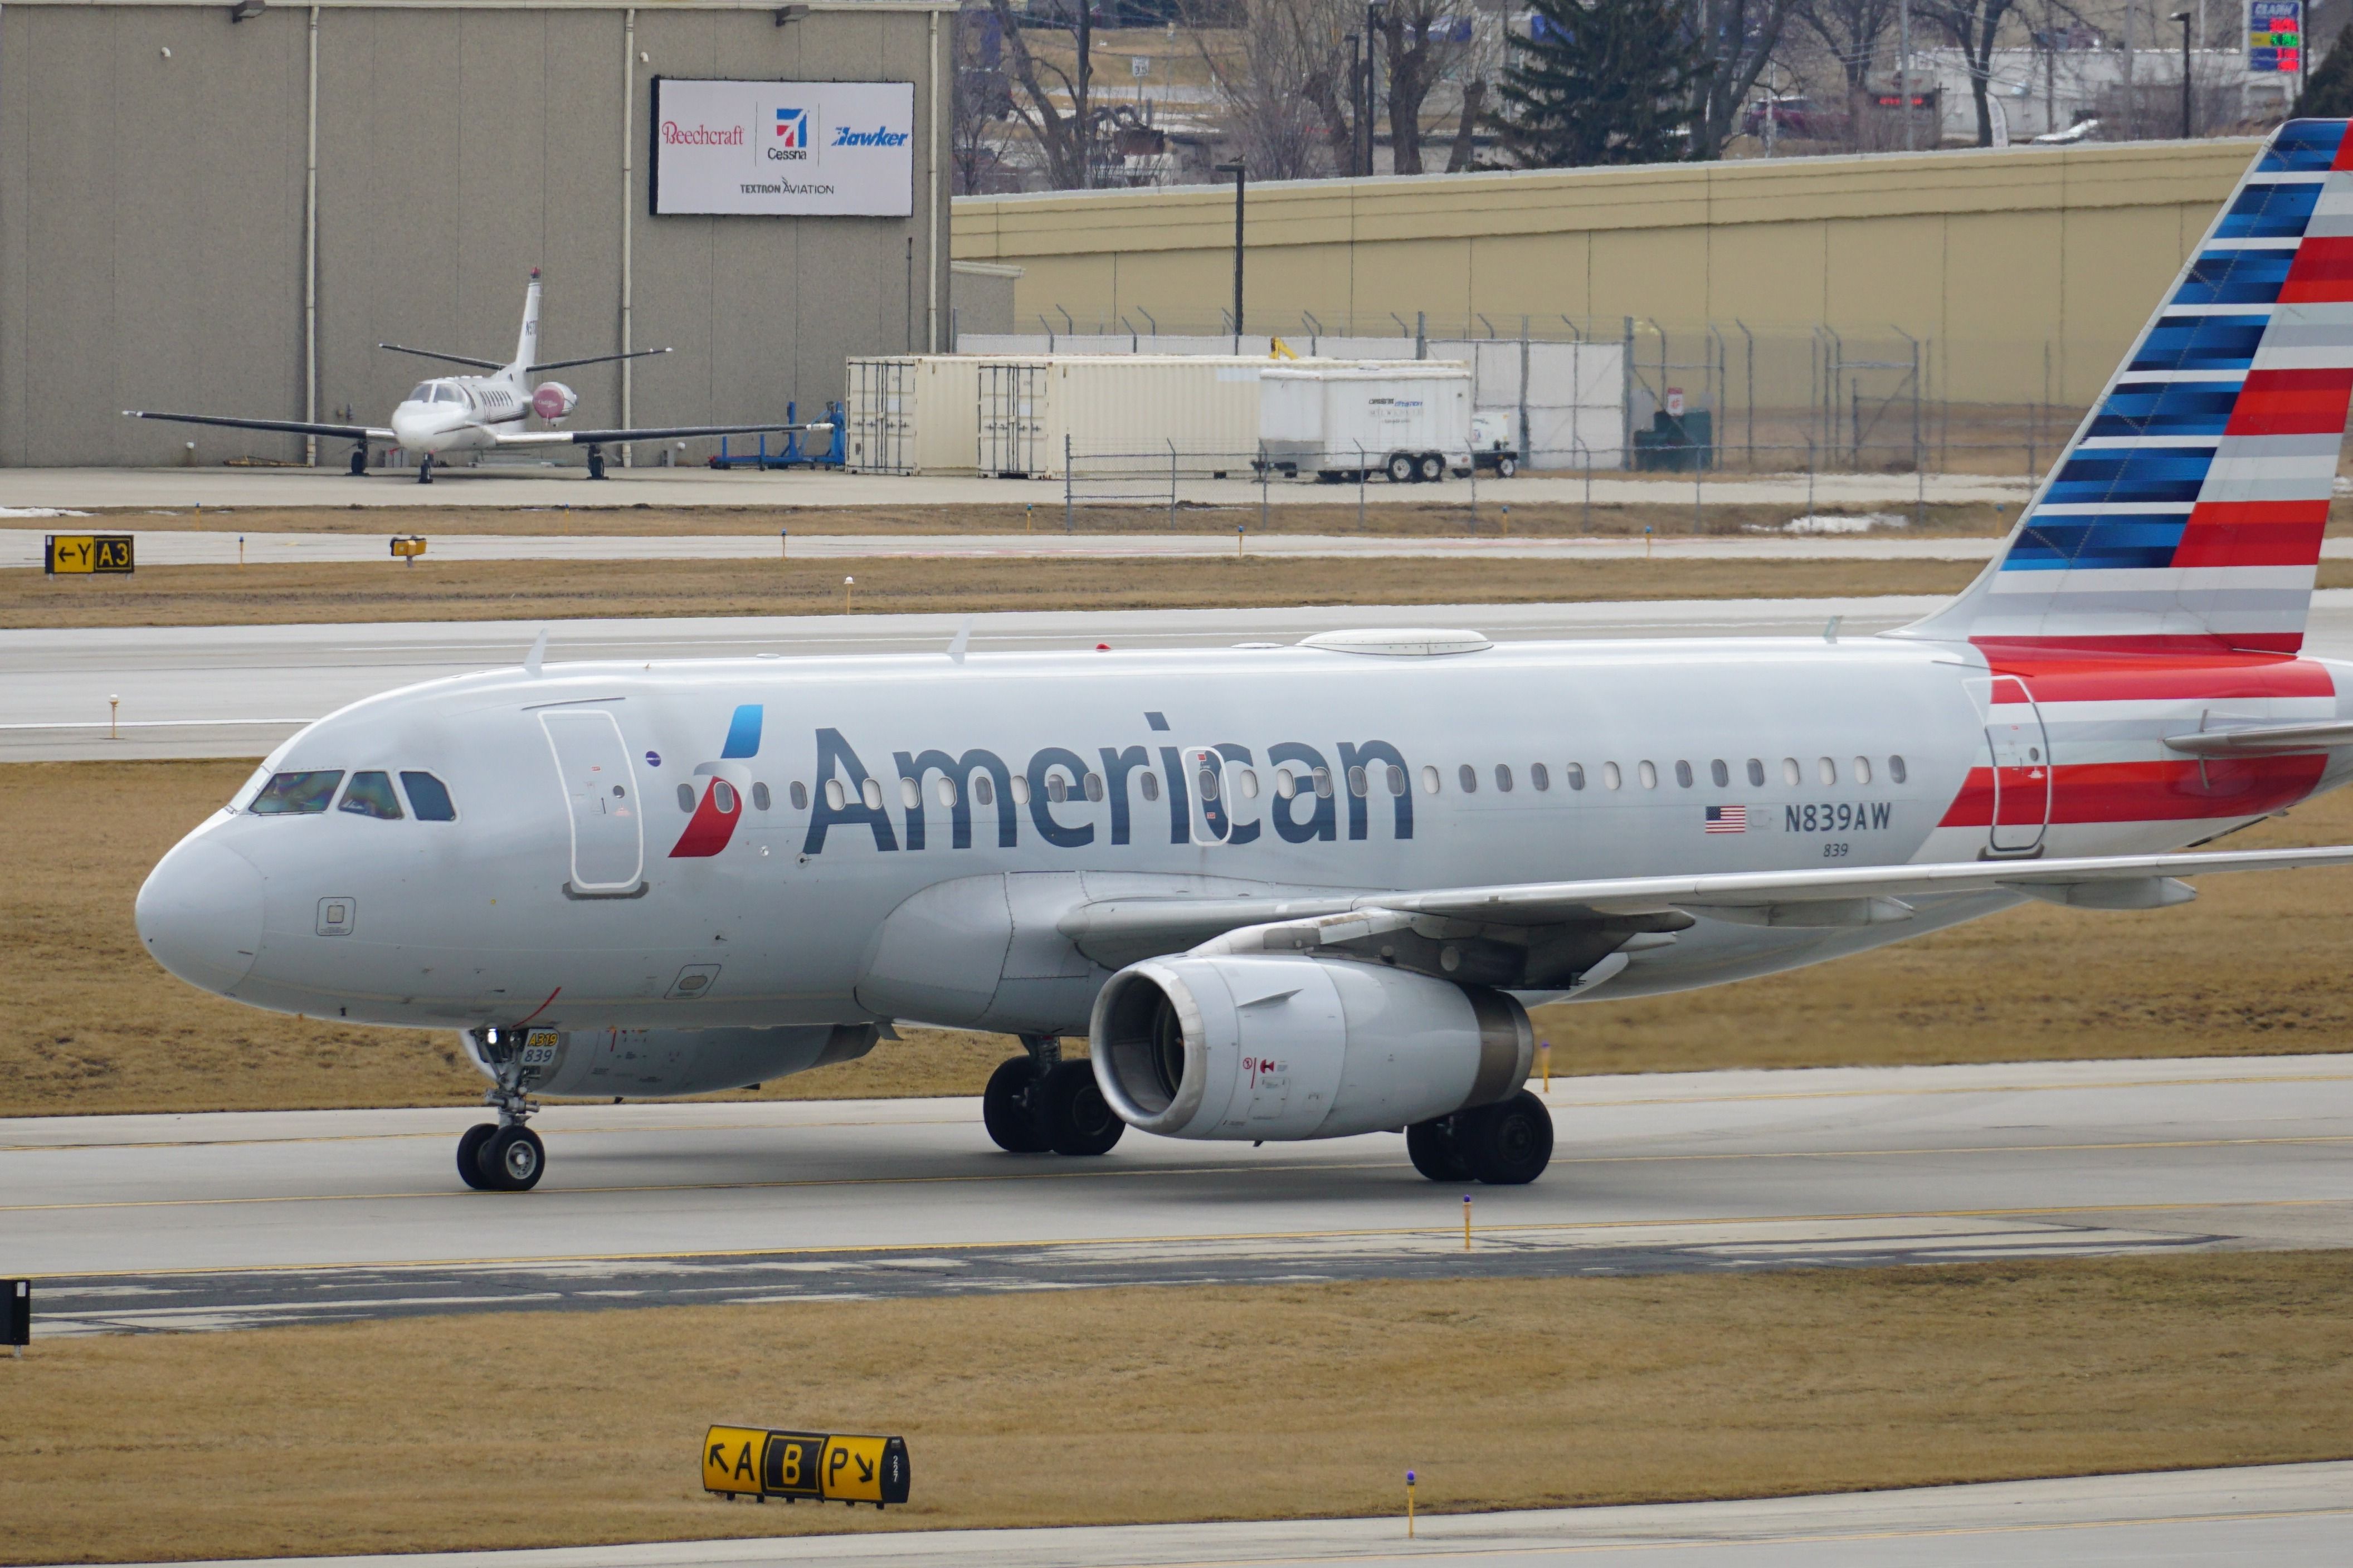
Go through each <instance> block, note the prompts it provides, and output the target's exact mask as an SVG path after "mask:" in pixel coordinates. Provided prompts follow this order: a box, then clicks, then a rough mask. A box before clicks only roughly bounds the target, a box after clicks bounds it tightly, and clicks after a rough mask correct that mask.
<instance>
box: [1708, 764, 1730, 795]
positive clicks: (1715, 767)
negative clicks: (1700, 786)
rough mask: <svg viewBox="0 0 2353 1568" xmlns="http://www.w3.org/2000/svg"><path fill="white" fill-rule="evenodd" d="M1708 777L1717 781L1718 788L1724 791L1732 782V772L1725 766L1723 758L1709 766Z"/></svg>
mask: <svg viewBox="0 0 2353 1568" xmlns="http://www.w3.org/2000/svg"><path fill="white" fill-rule="evenodd" d="M1707 776H1708V777H1709V778H1711V779H1714V780H1715V787H1716V788H1718V789H1722V788H1724V787H1725V785H1727V784H1730V783H1731V782H1732V770H1731V769H1730V768H1728V767H1725V765H1724V759H1723V758H1722V757H1718V758H1716V759H1715V761H1714V762H1712V763H1708V764H1707Z"/></svg>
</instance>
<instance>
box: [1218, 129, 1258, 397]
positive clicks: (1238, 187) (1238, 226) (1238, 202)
mask: <svg viewBox="0 0 2353 1568" xmlns="http://www.w3.org/2000/svg"><path fill="white" fill-rule="evenodd" d="M1215 172H1216V173H1218V174H1231V175H1232V176H1233V177H1234V338H1235V340H1236V341H1235V343H1234V352H1235V353H1240V352H1241V342H1240V338H1241V335H1242V198H1243V195H1244V194H1245V193H1247V192H1248V191H1249V189H1250V164H1249V163H1247V162H1246V161H1245V160H1243V159H1240V158H1237V159H1235V160H1234V161H1233V162H1232V163H1219V165H1218V166H1217V169H1216V171H1215Z"/></svg>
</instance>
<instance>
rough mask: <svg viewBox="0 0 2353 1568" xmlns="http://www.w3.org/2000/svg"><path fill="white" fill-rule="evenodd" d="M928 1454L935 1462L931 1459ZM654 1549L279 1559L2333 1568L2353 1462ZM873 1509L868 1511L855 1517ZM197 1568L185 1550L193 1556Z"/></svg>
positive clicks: (2347, 1534) (457, 1564) (2346, 1540)
mask: <svg viewBox="0 0 2353 1568" xmlns="http://www.w3.org/2000/svg"><path fill="white" fill-rule="evenodd" d="M919 1462H920V1461H919ZM844 1522H845V1525H846V1526H847V1528H845V1530H844V1531H843V1533H841V1534H839V1535H793V1536H788V1537H785V1538H782V1539H777V1540H765V1541H764V1540H758V1539H750V1540H726V1541H690V1542H661V1543H658V1544H649V1545H641V1546H578V1547H556V1548H551V1549H543V1550H539V1551H525V1552H446V1553H441V1554H438V1555H432V1556H414V1557H376V1556H352V1557H311V1558H298V1557H281V1558H276V1559H273V1560H272V1568H783V1565H785V1564H788V1563H789V1564H814V1565H818V1568H828V1565H839V1568H853V1565H854V1568H1108V1565H1112V1564H1132V1565H1135V1568H1145V1565H1158V1564H1167V1565H1170V1568H1175V1565H1177V1564H1184V1565H1186V1568H1225V1565H1228V1564H1233V1565H1236V1568H1239V1565H1240V1564H1245V1563H1247V1564H1251V1565H1253V1568H1283V1565H1285V1564H1293V1563H1450V1562H1462V1561H1472V1562H1476V1563H1480V1564H1482V1568H1540V1565H1541V1568H1567V1565H1569V1564H1577V1565H1579V1568H1588V1565H1590V1568H1610V1565H1620V1564H1622V1565H1625V1568H1635V1565H1637V1564H1639V1565H1641V1568H1883V1565H1884V1564H1887V1563H1905V1564H1907V1565H1909V1568H2018V1565H2021V1564H2031V1565H2038V1568H2040V1565H2046V1564H2047V1565H2054V1568H2055V1565H2058V1564H2065V1565H2067V1568H2082V1565H2084V1564H2086V1563H2133V1564H2139V1565H2148V1564H2163V1563H2185V1564H2186V1563H2198V1564H2204V1565H2207V1568H2214V1565H2223V1564H2228V1565H2240V1564H2243V1565H2245V1568H2259V1565H2260V1568H2337V1565H2338V1564H2341V1563H2344V1562H2345V1561H2346V1560H2347V1558H2348V1555H2353V1550H2348V1548H2353V1465H2348V1464H2342V1463H2337V1464H2310V1465H2264V1466H2253V1467H2247V1468H2237V1469H2216V1470H2175V1471H2168V1472H2166V1473H2163V1474H2158V1475H2121V1476H2084V1477H2070V1478H2065V1479H2052V1480H2031V1481H1997V1482H1992V1483H1989V1484H1981V1485H1977V1486H1952V1487H1918V1488H1911V1489H1905V1490H1901V1491H1879V1492H1846V1493H1840V1494H1835V1495H1831V1496H1821V1497H1787V1498H1760V1499H1755V1500H1738V1501H1727V1502H1685V1503H1648V1504H1636V1505H1631V1506H1624V1507H1617V1508H1578V1509H1544V1510H1535V1509H1530V1510H1518V1511H1514V1512H1500V1513H1451V1514H1433V1513H1424V1514H1422V1515H1421V1516H1420V1517H1419V1519H1418V1520H1417V1521H1416V1522H1415V1532H1414V1538H1413V1539H1411V1540H1408V1539H1406V1535H1405V1522H1404V1521H1403V1520H1401V1519H1305V1520H1282V1521H1270V1522H1259V1521H1236V1522H1230V1523H1216V1524H1147V1525H1108V1526H1095V1527H1091V1528H1081V1529H1063V1530H960V1531H886V1530H884V1529H881V1528H877V1527H876V1526H875V1525H874V1524H873V1523H872V1522H871V1521H867V1519H866V1516H863V1515H860V1516H857V1517H856V1518H855V1519H852V1518H849V1517H848V1516H845V1520H844ZM861 1522H863V1523H866V1525H867V1528H863V1529H860V1528H859V1525H860V1523H861ZM183 1568H187V1565H183Z"/></svg>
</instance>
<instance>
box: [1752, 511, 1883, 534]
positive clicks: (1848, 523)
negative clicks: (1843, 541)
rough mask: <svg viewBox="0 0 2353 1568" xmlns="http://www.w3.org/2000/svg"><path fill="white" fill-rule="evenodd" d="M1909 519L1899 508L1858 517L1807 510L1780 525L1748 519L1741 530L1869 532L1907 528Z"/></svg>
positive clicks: (1763, 531)
mask: <svg viewBox="0 0 2353 1568" xmlns="http://www.w3.org/2000/svg"><path fill="white" fill-rule="evenodd" d="M1911 525H1912V521H1911V519H1909V518H1907V517H1905V516H1904V515H1903V514H1902V513H1901V512H1893V511H1871V512H1865V513H1863V514H1862V516H1861V517H1841V516H1837V515H1834V514H1831V513H1825V512H1809V513H1807V514H1806V515H1805V516H1804V517H1793V518H1791V519H1790V520H1789V521H1787V522H1785V523H1783V524H1782V525H1781V526H1780V527H1778V528H1775V527H1774V526H1773V525H1772V524H1771V523H1767V522H1752V523H1750V524H1749V525H1748V526H1747V527H1746V529H1744V530H1743V532H1746V533H1869V532H1870V531H1872V530H1873V529H1874V528H1909V527H1910V526H1911Z"/></svg>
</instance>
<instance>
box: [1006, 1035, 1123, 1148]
mask: <svg viewBox="0 0 2353 1568" xmlns="http://www.w3.org/2000/svg"><path fill="white" fill-rule="evenodd" d="M1021 1044H1022V1045H1023V1046H1024V1047H1027V1048H1028V1050H1029V1055H1028V1056H1026V1057H1015V1058H1012V1059H1010V1060H1008V1061H1006V1062H1003V1063H1000V1064H999V1065H998V1067H997V1070H996V1071H995V1072H993V1073H991V1074H990V1075H989V1078H988V1088H987V1089H986V1090H984V1091H983V1092H982V1094H981V1097H980V1119H981V1122H982V1125H984V1126H986V1127H987V1129H988V1135H989V1137H990V1138H991V1139H992V1140H994V1141H995V1142H996V1144H997V1147H998V1148H1000V1149H1002V1150H1004V1151H1005V1152H1007V1153H1008V1154H1042V1153H1045V1152H1047V1151H1048V1150H1051V1151H1053V1152H1055V1153H1057V1154H1071V1155H1077V1156H1082V1157H1083V1156H1088V1155H1093V1154H1102V1153H1106V1152H1109V1151H1110V1149H1111V1147H1112V1145H1113V1144H1114V1143H1117V1142H1119V1140H1120V1135H1121V1134H1122V1133H1124V1132H1125V1131H1127V1123H1125V1122H1124V1121H1121V1120H1120V1119H1119V1116H1118V1114H1117V1113H1116V1112H1115V1111H1113V1110H1112V1108H1111V1106H1110V1105H1109V1104H1108V1103H1107V1102H1105V1100H1103V1090H1102V1089H1100V1088H1098V1087H1097V1086H1096V1084H1095V1074H1094V1068H1092V1066H1090V1065H1089V1064H1087V1063H1086V1062H1082V1061H1080V1062H1066V1061H1064V1060H1062V1043H1061V1041H1060V1040H1059V1039H1057V1038H1056V1037H1053V1036H1051V1035H1024V1036H1022V1037H1021Z"/></svg>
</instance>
